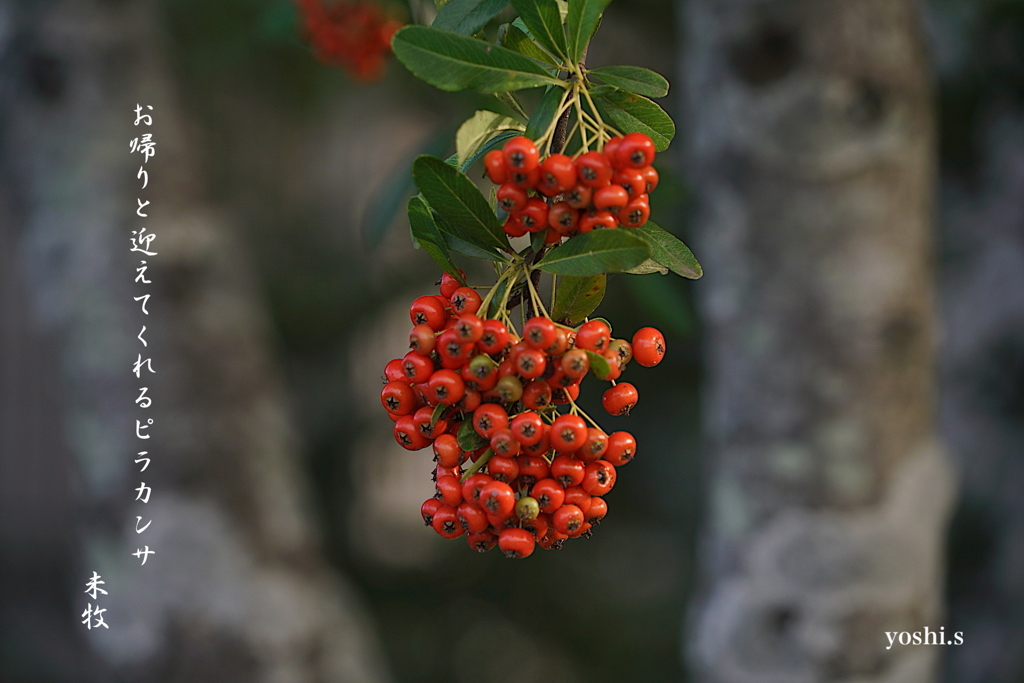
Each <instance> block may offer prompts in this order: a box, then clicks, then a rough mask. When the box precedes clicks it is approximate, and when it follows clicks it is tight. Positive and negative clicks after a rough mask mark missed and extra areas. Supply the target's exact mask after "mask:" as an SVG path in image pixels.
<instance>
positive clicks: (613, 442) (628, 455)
mask: <svg viewBox="0 0 1024 683" xmlns="http://www.w3.org/2000/svg"><path fill="white" fill-rule="evenodd" d="M635 455H636V439H634V438H633V435H632V434H630V433H629V432H612V434H611V435H610V436H609V437H608V450H607V451H605V452H604V459H605V460H607V461H608V462H610V463H611V464H613V465H615V466H616V467H621V466H622V465H625V464H626V463H627V462H629V461H630V460H632V459H633V457H634V456H635Z"/></svg>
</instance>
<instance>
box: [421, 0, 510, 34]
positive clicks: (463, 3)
mask: <svg viewBox="0 0 1024 683" xmlns="http://www.w3.org/2000/svg"><path fill="white" fill-rule="evenodd" d="M507 4H508V0H451V2H449V3H447V4H446V5H445V6H444V7H442V8H441V11H440V12H438V13H437V16H436V17H434V23H433V24H431V25H432V26H433V27H434V28H443V29H445V30H447V31H454V32H455V33H461V34H462V35H464V36H471V35H473V34H474V33H476V32H477V31H479V30H480V29H482V28H483V27H484V26H486V25H487V22H488V21H490V20H491V19H493V18H494V17H495V16H497V15H498V14H499V13H500V12H501V10H503V9H505V6H506V5H507Z"/></svg>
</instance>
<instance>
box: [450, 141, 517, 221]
mask: <svg viewBox="0 0 1024 683" xmlns="http://www.w3.org/2000/svg"><path fill="white" fill-rule="evenodd" d="M522 134H523V133H522V131H519V130H509V131H502V132H500V133H498V134H497V135H495V136H494V137H492V138H490V139H489V140H487V141H486V142H485V143H484V144H482V145H480V147H479V148H478V149H477V150H476V151H475V152H473V153H472V154H470V155H469V158H468V159H466V161H465V162H464V163H463V164H462V165H461V166H460V167H459V170H460V171H462V172H463V173H465V172H466V171H468V170H469V168H470V167H471V166H472V165H473V164H475V163H476V162H477V160H478V159H479V158H480V157H482V156H483V155H485V154H487V153H488V152H490V151H491V150H492V149H497V148H498V147H501V146H503V145H504V144H505V143H506V142H508V141H509V140H511V139H512V138H515V137H519V136H520V135H522ZM496 189H497V186H492V187H491V192H494V191H495V190H496ZM492 208H493V206H492Z"/></svg>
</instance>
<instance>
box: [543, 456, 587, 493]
mask: <svg viewBox="0 0 1024 683" xmlns="http://www.w3.org/2000/svg"><path fill="white" fill-rule="evenodd" d="M585 467H586V464H585V463H583V462H580V461H579V460H576V459H574V458H570V457H569V456H566V455H560V456H558V457H557V458H555V459H554V460H552V461H551V476H552V477H553V478H554V480H555V481H557V482H558V483H559V485H560V486H561V487H562V488H568V487H570V486H576V485H577V484H579V483H580V482H581V481H583V473H584V471H585Z"/></svg>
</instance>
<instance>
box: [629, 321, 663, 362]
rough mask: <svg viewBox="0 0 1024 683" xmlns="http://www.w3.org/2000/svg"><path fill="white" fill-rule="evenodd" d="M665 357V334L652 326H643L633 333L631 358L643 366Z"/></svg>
mask: <svg viewBox="0 0 1024 683" xmlns="http://www.w3.org/2000/svg"><path fill="white" fill-rule="evenodd" d="M664 357H665V336H664V335H663V334H662V333H661V332H659V331H658V330H656V329H655V328H653V327H644V328H641V329H639V330H637V332H636V334H634V335H633V358H636V362H637V363H639V364H640V365H642V366H644V367H645V368H650V367H653V366H655V365H657V364H658V363H660V362H661V359H662V358H664Z"/></svg>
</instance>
